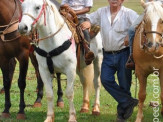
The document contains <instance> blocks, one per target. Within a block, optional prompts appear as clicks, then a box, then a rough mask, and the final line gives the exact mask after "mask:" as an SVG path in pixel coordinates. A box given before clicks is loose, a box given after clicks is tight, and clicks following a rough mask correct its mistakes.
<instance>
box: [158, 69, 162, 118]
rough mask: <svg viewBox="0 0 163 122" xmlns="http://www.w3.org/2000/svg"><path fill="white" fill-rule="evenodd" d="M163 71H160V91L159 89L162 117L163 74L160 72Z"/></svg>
mask: <svg viewBox="0 0 163 122" xmlns="http://www.w3.org/2000/svg"><path fill="white" fill-rule="evenodd" d="M161 71H163V70H161V69H160V74H159V77H160V89H161V94H160V98H161V105H162V106H161V115H162V116H163V72H161Z"/></svg>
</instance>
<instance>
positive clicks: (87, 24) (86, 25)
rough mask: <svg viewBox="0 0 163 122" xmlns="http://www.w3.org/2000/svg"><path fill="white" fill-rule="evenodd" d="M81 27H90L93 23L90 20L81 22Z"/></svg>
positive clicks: (84, 28)
mask: <svg viewBox="0 0 163 122" xmlns="http://www.w3.org/2000/svg"><path fill="white" fill-rule="evenodd" d="M80 27H81V28H82V30H86V29H90V28H91V23H90V21H85V22H83V23H81V24H80Z"/></svg>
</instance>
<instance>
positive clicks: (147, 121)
mask: <svg viewBox="0 0 163 122" xmlns="http://www.w3.org/2000/svg"><path fill="white" fill-rule="evenodd" d="M106 5H108V2H107V0H94V7H93V8H92V10H91V11H95V10H96V9H97V8H98V7H102V6H106ZM124 5H125V6H127V7H129V8H132V9H134V10H135V11H137V12H138V13H141V12H142V10H143V9H142V8H141V6H140V5H139V2H138V1H137V0H130V1H125V3H124ZM18 73H19V70H18V65H17V67H16V70H15V73H14V79H13V83H12V87H11V103H12V106H11V109H10V113H11V117H10V119H2V118H0V122H19V121H18V120H16V114H17V112H18V108H19V89H18V85H17V79H18ZM0 77H1V81H0V88H2V74H0ZM62 78H63V79H64V78H65V76H62ZM155 78H156V77H149V79H148V83H147V84H148V85H147V97H146V101H145V107H144V120H143V122H152V121H153V108H151V107H149V102H150V101H155V99H154V98H153V82H152V81H153V80H154V79H155ZM26 83H27V85H26V90H25V102H26V105H27V107H26V109H25V112H26V116H27V119H26V120H24V121H20V122H43V121H44V120H45V118H46V112H47V102H46V97H45V95H44V98H43V100H42V107H41V108H32V105H33V103H34V101H35V99H36V92H35V90H36V77H35V71H34V69H33V66H32V65H31V64H30V65H29V68H28V75H27V82H26ZM62 85H63V86H62V88H63V90H64V91H65V88H66V82H65V81H64V80H63V81H62ZM135 85H136V83H135V77H134V75H133V80H132V87H131V92H132V96H135ZM53 86H54V96H55V100H54V101H55V105H56V99H57V87H56V86H57V83H56V79H54V80H53ZM138 89H139V88H138ZM74 92H75V96H74V104H75V108H76V112H77V120H78V122H114V120H115V118H116V106H117V103H116V101H115V100H114V99H113V98H112V97H111V96H110V95H109V94H108V93H107V92H106V90H105V89H104V88H103V87H101V94H100V102H101V106H100V109H101V115H100V116H97V117H96V116H92V115H91V109H92V105H93V100H94V92H93V93H92V94H91V96H90V104H91V106H90V112H89V113H87V114H81V113H80V112H79V111H80V107H81V105H82V86H81V83H80V81H79V79H78V77H77V78H76V81H75V87H74ZM44 94H45V93H44ZM63 99H64V103H65V107H64V108H63V109H61V108H57V107H56V106H55V109H54V111H55V122H67V120H68V115H69V114H68V113H69V112H68V110H69V106H68V101H67V98H66V97H65V94H64V96H63ZM4 102H5V101H4V94H0V113H1V112H2V111H3V109H4ZM160 109H161V106H160ZM136 114H137V107H136V108H135V109H134V113H133V115H132V117H130V118H129V120H128V122H134V121H135V118H136ZM159 120H160V121H163V119H162V117H161V115H159Z"/></svg>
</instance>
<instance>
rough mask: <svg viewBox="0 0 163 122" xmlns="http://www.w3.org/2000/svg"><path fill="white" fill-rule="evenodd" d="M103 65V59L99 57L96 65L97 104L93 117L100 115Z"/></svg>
mask: <svg viewBox="0 0 163 122" xmlns="http://www.w3.org/2000/svg"><path fill="white" fill-rule="evenodd" d="M101 63H102V57H97V58H96V59H95V60H94V62H93V64H94V80H93V81H94V88H95V102H94V105H93V109H92V114H93V115H100V88H101V79H100V75H101Z"/></svg>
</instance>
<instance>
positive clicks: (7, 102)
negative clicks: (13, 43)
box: [1, 60, 11, 118]
mask: <svg viewBox="0 0 163 122" xmlns="http://www.w3.org/2000/svg"><path fill="white" fill-rule="evenodd" d="M7 62H8V63H7ZM1 69H2V74H3V85H4V90H5V109H4V111H3V112H2V117H3V118H9V117H10V113H9V109H10V107H11V101H10V86H11V81H10V78H9V61H7V60H6V61H5V63H3V65H2V67H1Z"/></svg>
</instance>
